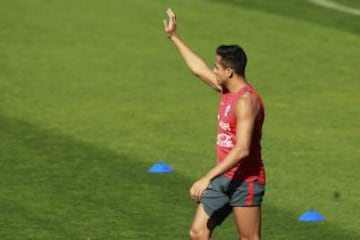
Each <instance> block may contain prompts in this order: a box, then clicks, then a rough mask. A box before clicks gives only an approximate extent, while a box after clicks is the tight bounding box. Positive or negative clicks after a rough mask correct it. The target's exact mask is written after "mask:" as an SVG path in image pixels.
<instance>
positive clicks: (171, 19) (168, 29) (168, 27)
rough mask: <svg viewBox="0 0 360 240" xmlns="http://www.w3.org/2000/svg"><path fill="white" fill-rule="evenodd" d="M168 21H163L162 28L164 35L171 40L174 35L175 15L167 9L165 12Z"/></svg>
mask: <svg viewBox="0 0 360 240" xmlns="http://www.w3.org/2000/svg"><path fill="white" fill-rule="evenodd" d="M166 13H167V15H168V20H167V21H166V20H164V28H165V33H166V35H167V36H168V37H169V38H171V37H172V36H175V35H176V16H175V13H174V12H173V11H172V10H171V9H170V8H169V9H168V10H167V11H166Z"/></svg>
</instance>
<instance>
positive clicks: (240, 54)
mask: <svg viewBox="0 0 360 240" xmlns="http://www.w3.org/2000/svg"><path fill="white" fill-rule="evenodd" d="M216 54H217V55H219V56H220V57H221V65H222V66H223V67H225V68H232V69H234V71H235V73H236V74H238V75H240V76H245V67H246V63H247V56H246V54H245V51H244V49H243V48H241V47H240V46H239V45H220V46H219V47H218V48H217V49H216Z"/></svg>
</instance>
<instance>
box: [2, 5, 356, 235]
mask: <svg viewBox="0 0 360 240" xmlns="http://www.w3.org/2000/svg"><path fill="white" fill-rule="evenodd" d="M336 2H338V3H341V4H346V5H347V6H351V7H353V8H357V9H360V5H359V2H358V1H357V0H336ZM0 6H1V7H0V91H1V92H0V129H1V130H0V157H1V159H0V177H1V182H0V206H1V212H0V239H1V240H23V239H51V240H53V239H77V240H78V239H83V240H87V239H89V240H95V239H99V240H100V239H154V240H155V239H157V240H158V239H164V240H165V239H174V240H177V239H179V240H180V239H188V234H187V232H188V229H189V227H190V224H191V220H192V216H193V212H194V209H195V203H193V202H192V201H191V200H190V198H189V196H188V188H189V187H190V186H191V184H192V182H193V181H195V180H197V178H198V177H200V176H201V175H202V174H203V173H205V172H206V171H207V170H208V169H209V168H210V167H211V166H213V164H215V138H216V115H217V104H218V97H219V96H218V95H217V93H215V92H213V91H212V90H210V89H208V88H207V87H206V86H205V85H203V84H202V83H200V82H199V81H197V80H196V79H195V78H194V77H193V76H191V74H190V73H189V71H188V70H187V69H186V67H185V65H184V63H183V62H182V60H181V58H180V57H179V55H178V53H177V52H176V51H175V48H174V47H173V46H172V45H171V44H170V42H169V41H168V40H167V38H166V37H165V34H164V33H163V25H162V20H163V19H164V18H165V17H166V14H165V10H166V9H167V8H168V7H169V6H170V7H172V9H173V10H174V11H175V12H176V13H177V15H178V24H179V26H178V28H179V33H180V34H181V36H182V37H183V38H184V39H185V40H186V41H187V42H188V43H189V44H190V45H191V46H193V49H194V50H195V51H196V52H198V53H199V54H200V55H201V56H203V57H204V58H205V59H206V61H208V63H209V65H212V64H213V59H214V49H215V48H216V46H217V45H219V44H222V43H238V44H241V45H242V46H244V48H245V49H246V51H247V54H248V56H249V64H248V69H247V76H248V80H249V81H250V82H251V83H252V84H253V85H254V86H255V87H256V88H257V90H258V91H259V92H260V93H261V95H262V96H263V99H264V101H265V104H266V110H267V116H266V123H265V128H264V139H263V150H264V151H263V155H264V161H265V164H266V168H267V179H268V185H267V193H266V197H265V201H264V204H263V224H262V225H263V239H266V240H268V239H269V240H282V239H284V240H285V239H289V240H310V239H311V240H319V239H326V240H335V239H360V227H359V225H360V220H359V219H360V212H359V208H360V192H359V188H360V184H359V181H358V177H357V176H358V175H357V174H358V173H357V171H358V169H360V164H359V157H360V151H359V143H358V141H359V137H360V125H359V119H360V114H359V105H360V98H359V94H358V91H359V86H360V84H359V82H358V81H359V79H360V70H359V58H360V21H359V20H360V17H359V16H354V15H349V14H346V13H342V12H338V11H336V10H331V9H325V8H321V7H319V6H315V5H313V4H311V3H309V2H308V1H305V0H292V1H290V0H289V1H280V0H271V1H270V0H269V1H265V0H252V1H243V0H228V1H215V0H197V1H190V0H189V1H185V0H167V1H160V0H157V1H155V0H154V1H146V0H131V1H130V0H128V1H126V0H121V1H115V0H105V1H101V2H100V1H93V0H87V1H84V0H77V1H69V0H63V1H49V0H47V1H45V0H32V1H25V0H2V1H1V4H0ZM159 161H165V162H166V163H168V164H169V165H171V166H172V167H173V168H174V169H175V172H174V173H171V174H164V175H163V174H149V173H148V172H147V170H148V169H149V168H150V167H151V166H152V164H154V163H156V162H159ZM311 209H314V210H316V211H318V212H320V213H321V214H322V215H323V216H324V217H325V221H323V222H320V223H301V222H298V220H297V219H298V217H299V216H300V215H302V214H303V213H304V212H305V211H308V210H311ZM236 237H237V234H236V230H235V227H234V225H233V219H232V217H230V218H229V219H228V220H227V221H226V222H225V223H224V224H223V225H222V226H221V228H219V229H217V230H216V231H215V239H236Z"/></svg>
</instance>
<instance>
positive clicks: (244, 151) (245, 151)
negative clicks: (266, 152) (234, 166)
mask: <svg viewBox="0 0 360 240" xmlns="http://www.w3.org/2000/svg"><path fill="white" fill-rule="evenodd" d="M237 156H238V159H239V160H240V161H241V160H242V159H244V158H247V157H249V156H250V149H249V148H244V147H239V148H238V149H237Z"/></svg>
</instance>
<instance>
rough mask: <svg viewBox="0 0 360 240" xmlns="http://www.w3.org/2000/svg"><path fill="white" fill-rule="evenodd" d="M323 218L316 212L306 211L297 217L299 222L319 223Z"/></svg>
mask: <svg viewBox="0 0 360 240" xmlns="http://www.w3.org/2000/svg"><path fill="white" fill-rule="evenodd" d="M324 219H325V218H324V217H323V216H322V215H321V214H320V213H318V212H316V211H313V210H312V211H307V212H305V213H304V214H303V215H301V216H300V217H299V221H300V222H320V221H323V220H324Z"/></svg>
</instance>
